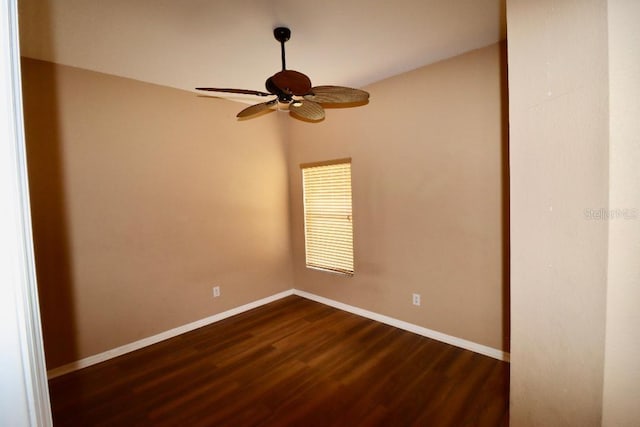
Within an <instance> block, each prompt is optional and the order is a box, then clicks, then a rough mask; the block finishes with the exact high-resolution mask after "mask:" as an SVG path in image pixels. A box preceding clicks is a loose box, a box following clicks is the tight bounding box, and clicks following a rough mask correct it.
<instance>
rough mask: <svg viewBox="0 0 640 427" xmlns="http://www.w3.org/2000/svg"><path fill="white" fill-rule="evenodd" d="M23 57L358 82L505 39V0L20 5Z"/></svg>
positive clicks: (36, 0)
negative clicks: (285, 30)
mask: <svg viewBox="0 0 640 427" xmlns="http://www.w3.org/2000/svg"><path fill="white" fill-rule="evenodd" d="M19 14H20V33H21V49H22V54H23V55H24V56H28V57H32V58H37V59H43V60H47V61H52V62H56V63H60V64H65V65H71V66H75V67H80V68H85V69H89V70H95V71H100V72H104V73H109V74H114V75H118V76H123V77H129V78H134V79H138V80H143V81H147V82H151V83H157V84H161V85H165V86H171V87H176V88H181V89H187V90H192V89H193V88H194V87H196V86H217V87H236V88H245V89H257V90H264V81H265V80H266V78H267V77H269V76H271V75H273V74H274V73H276V72H278V71H280V46H279V43H278V42H277V41H276V40H275V39H274V38H273V34H272V30H273V28H275V27H276V26H288V27H290V28H291V31H292V36H291V40H290V41H289V42H287V44H286V49H287V68H289V69H294V70H298V71H301V72H303V73H305V74H307V75H308V76H309V77H310V78H311V80H312V82H313V84H314V85H320V84H335V85H343V86H354V87H360V86H363V85H366V84H368V83H372V82H374V81H378V80H381V79H384V78H386V77H390V76H392V75H395V74H399V73H401V72H404V71H408V70H411V69H415V68H418V67H420V66H423V65H426V64H429V63H433V62H436V61H438V60H441V59H444V58H448V57H451V56H455V55H458V54H460V53H463V52H466V51H469V50H472V49H476V48H479V47H483V46H486V45H489V44H491V43H495V42H497V41H498V40H502V39H504V38H505V36H506V20H505V4H504V0H395V1H392V0H324V1H314V2H311V1H308V0H20V1H19Z"/></svg>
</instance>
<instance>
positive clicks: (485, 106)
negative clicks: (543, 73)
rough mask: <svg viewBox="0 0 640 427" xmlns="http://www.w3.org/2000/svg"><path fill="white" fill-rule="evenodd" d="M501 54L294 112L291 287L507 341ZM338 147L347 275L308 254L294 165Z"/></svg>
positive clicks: (491, 342)
mask: <svg viewBox="0 0 640 427" xmlns="http://www.w3.org/2000/svg"><path fill="white" fill-rule="evenodd" d="M504 54H505V52H504V49H503V48H501V46H500V45H492V46H489V47H486V48H483V49H480V50H476V51H473V52H470V53H467V54H464V55H462V56H459V57H455V58H453V59H449V60H446V61H443V62H440V63H437V64H435V65H431V66H427V67H424V68H420V69H418V70H415V71H412V72H409V73H406V74H402V75H400V76H397V77H393V78H390V79H388V80H384V81H381V82H379V83H376V84H373V85H371V86H369V87H368V88H366V89H367V90H368V91H370V93H371V103H370V104H369V105H367V106H364V107H359V108H353V109H343V110H340V109H332V110H328V111H327V118H326V120H325V121H324V122H322V123H318V124H313V125H310V124H308V123H303V122H298V121H293V120H292V121H291V123H290V127H289V128H288V131H289V134H288V136H287V139H288V140H289V174H290V189H291V190H290V194H291V221H292V222H291V226H292V239H293V240H292V246H293V252H294V270H295V283H296V287H297V288H299V289H302V290H305V291H308V292H312V293H314V294H317V295H320V296H323V297H326V298H331V299H334V300H337V301H340V302H343V303H346V304H350V305H354V306H357V307H360V308H363V309H367V310H371V311H374V312H377V313H381V314H384V315H387V316H391V317H394V318H397V319H401V320H404V321H407V322H411V323H414V324H417V325H420V326H423V327H426V328H430V329H434V330H436V331H439V332H442V333H445V334H449V335H452V336H455V337H458V338H463V339H466V340H470V341H473V342H476V343H480V344H483V345H486V346H489V347H492V348H495V349H503V350H508V310H507V300H508V297H506V296H505V293H506V289H507V283H506V273H505V271H506V265H507V261H506V256H507V254H506V249H505V247H506V242H507V241H508V237H507V235H506V234H505V232H506V223H507V214H506V212H505V210H504V207H505V206H506V200H505V197H506V194H507V191H508V190H507V189H506V187H505V185H506V178H505V177H506V170H505V167H506V166H505V165H506V155H505V152H506V144H507V142H506V131H505V129H504V128H503V125H504V124H506V117H504V113H505V112H506V110H505V109H506V101H505V100H503V96H505V93H506V84H505V82H504V79H503V78H502V77H504V76H503V75H502V74H501V72H502V71H504V66H505V63H506V60H505V57H504ZM343 157H351V158H352V180H353V184H352V185H353V204H354V205H353V218H354V246H355V248H354V252H355V275H354V276H353V277H345V276H340V275H335V274H331V273H324V272H320V271H315V270H310V269H307V268H305V260H304V231H303V206H302V195H301V173H300V169H299V165H300V163H305V162H315V161H322V160H330V159H337V158H343ZM412 293H419V294H421V296H422V306H421V307H415V306H413V305H412V304H411V294H412ZM505 318H506V319H507V320H506V321H505Z"/></svg>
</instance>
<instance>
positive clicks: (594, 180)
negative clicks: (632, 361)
mask: <svg viewBox="0 0 640 427" xmlns="http://www.w3.org/2000/svg"><path fill="white" fill-rule="evenodd" d="M606 7H607V4H606V1H580V2H570V1H552V0H544V1H540V0H511V1H509V3H508V5H507V14H508V15H507V19H508V40H509V51H508V56H509V126H510V139H509V144H510V147H509V150H510V180H511V273H512V274H511V296H512V299H511V314H512V317H511V332H512V334H511V424H512V425H514V426H518V427H521V426H581V427H586V426H597V425H600V421H601V413H602V384H603V358H604V337H605V334H604V332H605V331H604V329H605V328H604V326H605V315H606V313H605V308H606V282H607V239H608V224H607V221H604V220H598V219H597V218H596V216H597V214H595V215H594V216H591V217H590V216H588V215H587V214H588V212H598V211H599V210H600V209H606V208H607V207H608V189H609V181H608V173H609V167H608V166H609V160H608V148H609V147H608V131H609V128H608V117H609V116H608V81H607V13H606V12H607V10H606Z"/></svg>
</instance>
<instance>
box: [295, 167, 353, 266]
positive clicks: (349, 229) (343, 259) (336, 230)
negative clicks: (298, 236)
mask: <svg viewBox="0 0 640 427" xmlns="http://www.w3.org/2000/svg"><path fill="white" fill-rule="evenodd" d="M300 167H301V168H302V186H303V192H304V194H303V198H304V236H305V249H306V262H307V267H310V268H317V269H321V270H328V271H333V272H337V273H343V274H349V275H351V274H353V223H352V216H351V215H352V213H351V159H341V160H334V161H330V162H322V163H307V164H303V165H300Z"/></svg>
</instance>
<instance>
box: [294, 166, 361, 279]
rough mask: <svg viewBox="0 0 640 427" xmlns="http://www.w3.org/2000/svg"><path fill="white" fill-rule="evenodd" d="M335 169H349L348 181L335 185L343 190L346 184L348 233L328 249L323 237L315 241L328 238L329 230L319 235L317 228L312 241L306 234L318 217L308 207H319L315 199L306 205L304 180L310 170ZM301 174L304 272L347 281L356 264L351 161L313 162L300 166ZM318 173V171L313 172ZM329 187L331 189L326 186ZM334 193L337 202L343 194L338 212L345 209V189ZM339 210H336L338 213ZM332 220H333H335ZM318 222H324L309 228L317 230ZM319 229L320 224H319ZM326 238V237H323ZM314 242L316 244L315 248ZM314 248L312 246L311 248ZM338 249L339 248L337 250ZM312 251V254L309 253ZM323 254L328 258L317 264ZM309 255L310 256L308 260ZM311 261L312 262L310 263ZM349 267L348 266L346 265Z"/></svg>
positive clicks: (307, 198) (341, 235) (307, 197)
mask: <svg viewBox="0 0 640 427" xmlns="http://www.w3.org/2000/svg"><path fill="white" fill-rule="evenodd" d="M338 165H348V172H349V175H348V178H347V179H346V180H345V182H340V181H337V182H336V183H337V185H338V186H342V185H344V184H345V183H346V182H348V196H349V197H348V210H347V212H348V214H347V215H346V220H347V221H346V222H347V223H348V225H349V226H348V230H349V233H345V232H344V231H342V232H339V233H338V234H339V236H338V239H339V242H340V243H339V244H337V245H331V244H328V245H327V241H326V240H324V242H323V241H322V240H323V239H322V236H320V237H318V236H319V235H322V234H326V235H330V234H331V231H330V230H328V231H327V230H320V232H319V233H318V232H317V228H316V233H314V235H315V236H316V237H315V238H310V236H309V235H310V234H311V233H309V228H310V225H309V222H310V220H313V216H314V215H317V213H316V214H314V213H310V212H309V205H310V204H316V205H317V203H318V199H316V200H315V202H311V203H308V201H309V197H310V196H309V194H308V192H309V186H310V185H309V184H308V182H307V181H306V179H305V170H310V169H316V168H324V167H327V166H338ZM300 171H301V175H302V202H303V229H304V230H303V231H304V241H305V242H304V244H305V265H306V267H307V268H309V269H312V270H318V271H323V272H328V273H333V274H338V275H342V276H347V277H351V276H353V275H354V274H355V260H354V233H353V222H354V221H353V182H352V176H353V172H352V159H351V158H350V157H348V158H341V159H335V160H327V161H321V162H312V163H302V164H300ZM316 171H317V169H316ZM328 187H330V186H328ZM327 189H329V190H330V188H323V190H324V191H326V190H327ZM336 192H337V193H338V198H340V197H339V196H340V194H339V193H340V192H342V193H343V194H342V195H341V196H342V202H343V205H342V206H340V207H341V208H344V207H346V205H345V204H344V202H345V198H344V196H345V193H344V187H343V188H342V189H341V188H338V189H337V190H336ZM331 208H332V207H331V206H329V207H328V209H329V210H330V211H331ZM339 210H340V209H338V211H339ZM329 215H338V217H339V216H341V215H344V214H343V213H336V212H335V211H334V212H330V213H329ZM334 219H335V218H334ZM318 222H323V221H316V224H315V225H312V226H311V227H318V225H319V224H318ZM342 224H343V225H344V224H345V222H344V221H342ZM320 225H322V224H320ZM347 236H348V239H347ZM324 237H326V236H324ZM314 242H315V244H314ZM345 243H346V244H347V247H346V248H345V246H344V244H345ZM314 245H315V246H314ZM340 247H341V248H340ZM310 248H311V251H310ZM323 251H326V253H325V254H324V256H328V257H327V258H325V259H324V260H322V261H318V258H320V257H321V256H318V254H319V253H320V254H321V253H322V252H323ZM310 252H313V254H314V255H313V256H310ZM310 258H311V259H310ZM349 263H350V265H349ZM345 266H348V267H349V268H346V267H345Z"/></svg>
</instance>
